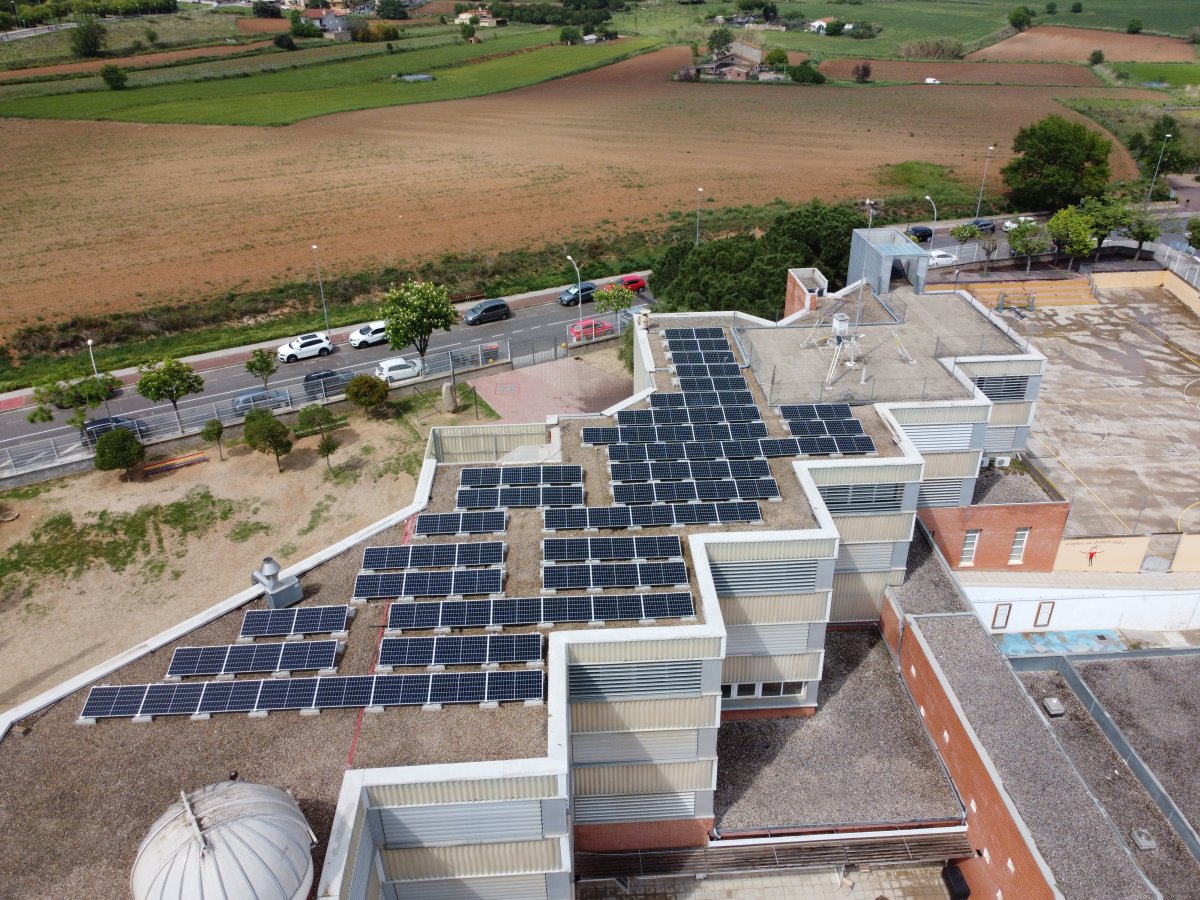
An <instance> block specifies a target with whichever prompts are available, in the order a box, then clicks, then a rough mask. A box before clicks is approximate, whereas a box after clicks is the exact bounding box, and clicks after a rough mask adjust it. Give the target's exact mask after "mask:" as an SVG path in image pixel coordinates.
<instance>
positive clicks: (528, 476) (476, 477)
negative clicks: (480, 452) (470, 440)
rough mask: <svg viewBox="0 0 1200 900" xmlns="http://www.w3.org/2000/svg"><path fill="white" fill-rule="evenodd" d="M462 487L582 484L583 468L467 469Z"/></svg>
mask: <svg viewBox="0 0 1200 900" xmlns="http://www.w3.org/2000/svg"><path fill="white" fill-rule="evenodd" d="M458 483H459V485H461V486H462V487H502V486H507V487H520V486H523V485H538V484H582V483H583V466H499V467H491V468H467V469H463V470H462V472H461V473H460V475H459V476H458Z"/></svg>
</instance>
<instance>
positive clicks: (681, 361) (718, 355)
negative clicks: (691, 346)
mask: <svg viewBox="0 0 1200 900" xmlns="http://www.w3.org/2000/svg"><path fill="white" fill-rule="evenodd" d="M671 362H673V363H675V364H676V365H689V366H696V365H701V366H704V365H713V364H715V363H736V362H737V358H736V357H734V355H733V351H732V350H708V351H704V350H679V351H672V352H671Z"/></svg>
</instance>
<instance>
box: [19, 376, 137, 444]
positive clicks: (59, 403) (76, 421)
mask: <svg viewBox="0 0 1200 900" xmlns="http://www.w3.org/2000/svg"><path fill="white" fill-rule="evenodd" d="M120 385H121V381H120V379H119V378H117V377H116V376H114V375H112V374H110V373H108V372H101V373H100V377H99V378H97V377H96V376H95V375H84V376H82V377H79V378H75V379H68V380H64V381H58V382H54V383H53V384H41V385H37V386H35V387H34V389H33V402H34V408H33V409H32V410H31V411H30V412H29V414H28V415H26V417H25V418H26V419H27V420H28V421H29V422H31V423H34V424H38V423H41V424H45V423H49V422H53V421H54V409H55V408H57V409H73V410H75V415H74V416H73V417H72V418H71V419H70V420H68V424H71V425H74V426H75V427H76V428H77V429H79V430H80V431H82V430H83V424H84V421H85V419H86V412H87V410H89V409H92V408H93V407H96V406H99V405H100V404H101V403H103V402H104V401H105V400H107V399H108V398H109V397H111V396H112V395H113V394H115V393H116V390H117V388H118V387H120Z"/></svg>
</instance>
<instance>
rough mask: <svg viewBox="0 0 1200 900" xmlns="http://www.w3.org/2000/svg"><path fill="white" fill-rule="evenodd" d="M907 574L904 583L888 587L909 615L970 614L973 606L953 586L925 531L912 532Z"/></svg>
mask: <svg viewBox="0 0 1200 900" xmlns="http://www.w3.org/2000/svg"><path fill="white" fill-rule="evenodd" d="M905 568H906V569H907V570H908V574H907V576H906V577H905V579H904V584H900V585H893V586H891V587H889V588H888V590H889V591H891V593H892V596H893V597H895V598H896V600H897V602H899V604H900V608H901V609H903V610H904V612H906V613H908V614H909V615H914V616H919V615H926V614H928V613H948V612H970V611H971V607H970V605H969V604H968V603H967V602H966V601H965V600H963V598H962V595H961V594H959V592H958V589H957V588H956V587H955V585H954V579H953V578H951V577H950V574H949V573H948V572H947V571H946V570H945V569H944V568H942V564H941V563H940V562H939V561H938V558H937V556H936V555H935V554H934V552H933V548H932V547H931V546H930V545H929V540H928V539H927V538H926V537H925V532H924V531H922V530H921V529H920V528H916V529H914V530H913V539H912V543H911V544H909V546H908V562H907V563H906V565H905Z"/></svg>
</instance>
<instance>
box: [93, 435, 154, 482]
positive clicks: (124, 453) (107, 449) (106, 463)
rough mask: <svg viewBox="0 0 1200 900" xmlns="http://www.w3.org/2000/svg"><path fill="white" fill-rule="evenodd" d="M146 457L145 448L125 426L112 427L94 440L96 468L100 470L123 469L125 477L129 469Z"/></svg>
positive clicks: (127, 475)
mask: <svg viewBox="0 0 1200 900" xmlns="http://www.w3.org/2000/svg"><path fill="white" fill-rule="evenodd" d="M145 458H146V448H145V447H143V446H142V442H141V441H139V440H138V436H137V435H136V434H134V433H133V432H132V431H129V430H128V429H125V428H114V429H113V430H112V431H106V432H104V434H102V435H100V437H99V439H98V440H97V441H96V458H95V465H96V468H97V469H99V470H100V471H101V472H111V471H113V470H114V469H124V470H125V472H124V476H123V477H125V478H128V477H129V471H130V469H132V468H133V467H134V466H136V465H137V464H138V463H140V462H141V461H142V460H143V459H145Z"/></svg>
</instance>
